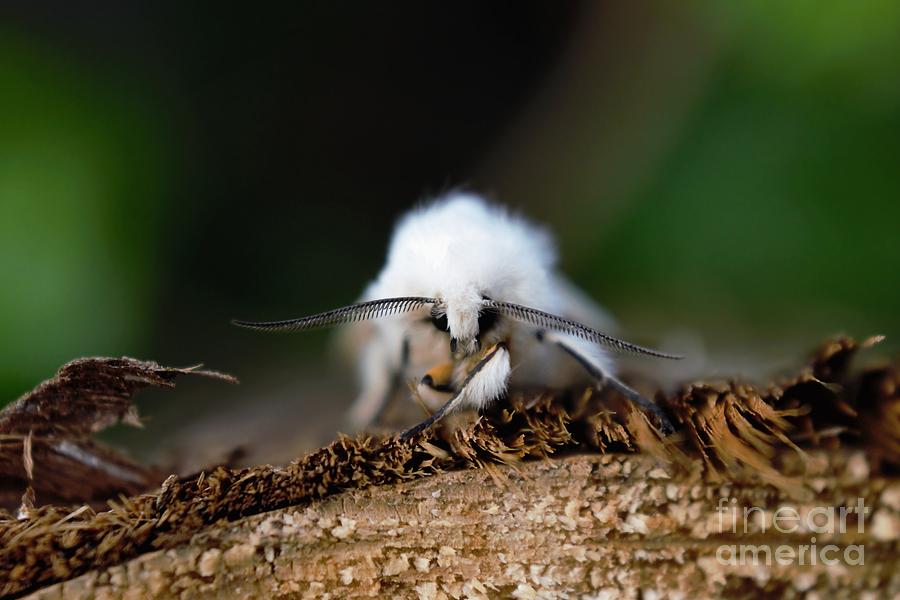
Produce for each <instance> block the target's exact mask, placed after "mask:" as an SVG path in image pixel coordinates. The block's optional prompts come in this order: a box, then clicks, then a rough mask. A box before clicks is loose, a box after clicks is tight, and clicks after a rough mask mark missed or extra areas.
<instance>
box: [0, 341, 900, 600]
mask: <svg viewBox="0 0 900 600" xmlns="http://www.w3.org/2000/svg"><path fill="white" fill-rule="evenodd" d="M869 343H871V342H865V343H863V344H857V343H856V342H854V341H852V340H849V339H841V340H835V341H830V342H828V343H826V344H824V345H823V346H822V347H821V348H820V349H819V351H818V352H817V353H816V355H815V357H814V359H813V360H812V361H811V362H810V363H809V365H807V366H805V367H803V368H802V369H801V370H800V372H799V373H798V374H797V375H796V376H795V377H792V378H790V379H786V380H784V381H781V382H778V383H777V384H773V385H770V386H768V387H757V386H753V385H750V384H747V383H741V382H733V381H729V382H695V383H693V384H690V385H687V386H685V387H684V388H682V389H681V390H678V391H677V392H675V393H674V394H672V395H669V396H665V395H662V394H660V395H659V396H658V397H657V402H659V403H660V404H661V405H662V406H664V407H665V408H666V410H667V411H668V412H669V414H670V415H671V416H672V419H673V422H674V423H676V426H677V429H678V431H677V432H676V434H674V435H673V436H670V437H669V438H665V439H661V438H660V437H659V436H658V435H657V434H656V432H655V431H653V429H652V428H651V427H650V426H649V424H648V422H647V421H646V419H645V418H643V416H642V415H640V414H639V413H636V412H634V411H633V410H632V409H631V407H630V405H628V404H624V403H622V402H621V401H620V399H617V398H616V397H614V395H612V394H610V393H602V394H597V393H593V392H587V393H584V394H580V393H579V394H566V395H564V396H555V397H550V396H546V397H527V398H526V397H523V396H519V395H514V396H513V397H511V398H510V399H509V402H508V403H507V404H506V406H505V408H504V407H500V408H498V411H497V412H496V413H494V414H491V415H487V416H486V417H485V418H482V419H480V420H477V421H475V422H474V423H472V424H469V425H467V426H465V425H464V426H462V427H458V428H454V429H448V430H446V431H429V432H424V433H423V434H422V435H421V436H419V437H418V438H417V439H412V440H408V441H400V440H398V439H397V438H396V437H383V438H364V437H361V438H357V439H350V438H342V439H340V440H338V441H336V442H334V443H332V444H331V445H329V446H327V447H325V448H322V449H320V450H317V451H315V452H312V453H310V454H308V455H306V456H304V457H302V458H301V459H299V460H297V461H295V462H293V463H291V464H290V465H287V466H285V467H283V468H274V467H269V466H262V467H256V468H252V469H241V470H232V469H226V468H223V467H220V468H216V469H212V470H210V471H209V472H207V473H203V474H200V475H199V476H194V477H190V478H177V477H175V476H172V477H169V478H168V479H166V481H165V482H164V483H163V484H162V487H161V489H160V490H159V491H158V492H157V493H154V494H146V495H140V496H131V497H128V498H126V497H122V498H121V499H119V500H117V501H115V502H112V503H111V505H110V506H111V509H110V510H107V511H103V512H94V511H93V510H91V509H90V508H86V507H83V508H79V507H58V506H43V507H36V508H34V509H32V510H30V511H29V514H28V515H27V518H25V519H16V518H14V517H13V515H10V514H6V515H0V517H2V518H0V544H2V547H0V585H3V586H5V587H3V588H2V589H0V592H3V593H5V594H13V595H21V594H23V593H25V592H28V591H35V590H38V589H39V588H44V589H42V590H40V591H39V592H37V595H38V596H39V597H46V598H55V597H66V598H68V597H94V596H96V597H150V596H157V597H172V596H182V597H222V598H230V597H247V596H253V595H258V596H278V595H285V596H298V597H299V596H309V597H326V596H329V597H335V598H336V597H352V596H398V597H420V598H450V597H452V598H461V597H518V598H543V597H581V596H585V595H586V596H588V597H597V595H598V594H599V595H600V596H601V597H602V596H603V595H604V594H606V595H611V594H615V593H624V595H625V596H631V597H637V596H638V595H642V594H644V593H653V592H659V593H661V594H662V595H673V596H678V595H681V596H682V597H687V596H691V595H695V596H700V597H703V596H709V595H712V594H715V595H718V594H722V593H727V594H729V595H745V596H751V595H754V594H757V593H760V592H764V593H774V594H783V595H791V594H794V595H800V594H802V593H804V592H807V591H811V590H816V591H820V592H822V593H824V592H827V593H829V594H831V593H836V592H839V593H842V594H844V595H859V594H861V593H862V592H864V591H866V590H876V589H878V590H879V591H885V590H892V591H893V592H894V593H897V592H900V580H898V577H900V576H898V575H897V574H896V573H898V572H900V569H897V567H898V566H900V565H898V558H897V557H898V553H897V549H898V541H897V538H898V535H900V517H898V514H900V481H898V480H897V479H896V478H895V477H894V474H895V473H896V469H897V467H898V466H900V452H898V449H900V442H898V440H900V427H898V412H897V411H898V403H900V399H898V389H900V386H898V383H900V374H898V369H897V367H896V365H883V366H880V367H877V368H870V369H867V370H864V371H862V372H859V373H854V372H852V371H851V369H850V362H851V357H852V356H853V355H854V353H855V352H856V351H857V350H858V349H859V348H860V347H862V346H864V345H867V344H869ZM19 456H20V459H21V455H19ZM529 459H544V460H529ZM35 460H37V459H35ZM856 498H864V499H865V501H866V503H867V506H869V507H870V508H871V510H872V513H871V514H870V515H869V518H870V520H869V521H868V526H867V527H866V528H864V530H863V531H862V532H860V533H841V534H840V535H838V536H837V537H834V536H832V537H829V536H827V535H825V536H822V535H820V542H819V543H823V544H828V543H832V542H833V543H834V544H836V545H838V546H839V547H842V548H845V547H846V546H848V545H853V544H863V545H864V546H865V564H864V565H859V566H853V567H848V566H847V565H846V564H841V565H838V567H832V566H829V565H825V564H819V565H818V566H815V568H807V567H805V566H804V567H801V566H798V565H796V564H792V565H778V564H776V565H774V566H770V567H765V566H764V567H758V566H757V567H753V568H750V567H747V566H746V565H743V566H742V565H727V564H725V565H723V564H721V561H719V560H718V557H717V551H718V549H719V548H720V547H721V546H722V545H723V544H733V543H739V542H740V540H744V541H745V542H746V540H755V541H756V542H755V543H759V544H770V545H771V544H774V545H785V544H787V545H793V546H798V545H804V544H806V545H809V544H810V541H809V540H810V535H811V533H810V530H809V529H805V530H801V531H799V532H796V534H790V535H788V534H782V533H776V532H774V531H773V530H772V528H771V527H769V529H768V530H763V531H759V530H758V529H752V528H751V530H750V531H744V532H742V533H744V534H745V535H742V536H738V537H735V536H734V535H728V534H727V532H725V533H723V532H722V531H721V527H720V528H719V530H716V531H713V529H712V528H711V523H712V522H713V521H714V520H715V519H717V518H718V519H721V518H722V517H723V514H724V513H723V512H722V511H721V510H719V509H720V508H721V506H722V503H721V500H722V499H724V506H726V507H727V506H732V505H734V506H738V507H755V508H757V509H759V513H761V514H763V515H764V517H763V518H762V521H761V522H760V523H761V524H762V525H765V523H766V518H765V515H766V514H768V515H769V517H768V519H769V522H771V518H772V513H773V512H774V511H777V510H778V509H779V507H781V506H782V505H788V506H794V507H796V508H797V510H798V511H799V512H800V513H803V514H806V513H809V512H810V511H811V509H812V508H814V507H820V506H832V507H837V506H844V505H846V504H847V503H848V502H849V500H850V499H856ZM804 511H805V513H804ZM853 522H854V523H855V521H853ZM754 523H755V522H754ZM760 523H756V524H755V525H754V527H757V528H758V527H759V526H760ZM852 532H856V528H852ZM835 535H837V534H835ZM736 539H737V540H738V542H735V540H736ZM51 584H55V585H51ZM46 586H49V587H46Z"/></svg>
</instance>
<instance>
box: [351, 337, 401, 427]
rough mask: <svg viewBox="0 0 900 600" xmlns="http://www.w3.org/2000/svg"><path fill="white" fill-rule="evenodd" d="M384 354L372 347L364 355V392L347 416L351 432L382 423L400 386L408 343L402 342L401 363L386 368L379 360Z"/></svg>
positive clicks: (382, 350)
mask: <svg viewBox="0 0 900 600" xmlns="http://www.w3.org/2000/svg"><path fill="white" fill-rule="evenodd" d="M383 353H384V349H383V347H381V346H378V345H373V346H370V347H369V348H367V349H366V354H364V355H363V381H364V385H363V390H362V392H360V394H359V396H357V398H356V400H355V401H354V402H353V406H351V407H350V412H349V414H348V415H347V420H348V422H349V423H350V426H351V427H352V428H353V429H356V430H360V429H365V428H366V427H368V426H370V425H371V424H372V423H376V422H377V421H378V420H379V419H381V418H382V416H383V415H384V412H385V409H386V408H387V406H388V405H389V403H390V401H391V400H392V399H393V398H394V397H395V396H396V395H397V392H398V390H400V388H401V386H402V385H403V376H404V373H405V372H406V368H407V366H408V364H409V340H408V339H406V338H404V339H403V344H402V346H401V348H400V360H399V362H398V363H397V364H396V365H394V366H390V365H385V364H384V363H383V362H381V361H380V360H378V357H379V356H383Z"/></svg>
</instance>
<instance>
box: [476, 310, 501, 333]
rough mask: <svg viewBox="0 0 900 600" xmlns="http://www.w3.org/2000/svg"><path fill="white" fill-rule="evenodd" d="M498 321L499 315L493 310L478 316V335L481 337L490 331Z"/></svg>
mask: <svg viewBox="0 0 900 600" xmlns="http://www.w3.org/2000/svg"><path fill="white" fill-rule="evenodd" d="M499 319H500V314H499V313H498V312H496V311H493V310H486V311H484V312H482V313H481V314H480V315H478V334H479V335H483V334H484V333H486V332H488V331H490V330H491V329H493V328H494V326H495V325H496V324H497V321H498V320H499Z"/></svg>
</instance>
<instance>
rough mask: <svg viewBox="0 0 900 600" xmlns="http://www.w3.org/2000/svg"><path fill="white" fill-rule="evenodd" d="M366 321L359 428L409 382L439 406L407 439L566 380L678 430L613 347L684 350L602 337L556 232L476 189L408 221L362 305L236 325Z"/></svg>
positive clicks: (603, 320)
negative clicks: (614, 392) (619, 374)
mask: <svg viewBox="0 0 900 600" xmlns="http://www.w3.org/2000/svg"><path fill="white" fill-rule="evenodd" d="M363 320H365V321H367V322H366V323H365V324H362V325H360V326H354V327H351V328H349V331H348V335H349V337H350V339H351V341H352V342H353V344H352V345H353V346H355V347H356V351H357V352H358V355H357V357H358V364H359V376H360V381H361V388H362V389H361V392H360V395H359V397H358V398H357V400H356V402H355V403H354V405H353V407H352V408H351V411H350V415H349V416H350V421H351V424H352V426H354V427H356V428H362V427H366V426H368V425H369V424H371V423H372V422H373V421H374V420H375V419H376V418H377V416H378V414H379V413H380V411H381V409H382V407H383V405H384V404H385V402H386V401H387V400H388V399H389V398H390V397H391V396H392V395H393V394H394V392H395V391H396V388H397V387H398V382H403V381H407V380H409V379H410V378H417V379H419V380H420V383H419V386H418V389H419V392H420V395H421V396H422V398H423V399H425V400H426V401H430V402H431V403H433V404H434V405H435V408H437V407H438V406H439V408H438V409H437V412H436V413H435V414H434V415H433V416H432V418H431V419H429V420H427V421H425V422H424V423H422V424H420V425H419V426H417V427H415V428H413V429H411V430H409V431H407V432H406V433H405V434H404V435H405V436H410V435H414V434H415V433H417V432H418V431H420V430H421V429H423V428H424V427H425V426H427V425H430V424H431V422H433V421H434V420H436V419H438V418H440V417H441V416H442V415H443V414H445V413H447V412H450V411H454V410H457V409H458V408H460V407H464V406H469V407H472V408H475V409H479V410H480V409H483V408H485V407H486V406H488V405H489V404H490V403H492V402H494V401H495V400H497V399H498V398H500V397H502V396H503V395H504V394H505V393H506V390H507V387H508V386H509V385H515V386H519V385H521V386H534V385H538V386H542V387H550V388H552V387H563V386H568V385H571V384H573V383H575V382H576V381H577V379H578V378H579V377H580V378H585V377H590V378H592V379H594V380H595V381H596V382H597V383H598V384H604V385H605V384H612V385H614V386H615V387H616V388H617V389H619V391H621V392H623V393H624V394H625V395H626V396H628V397H629V398H630V399H631V400H633V401H635V402H638V403H639V404H641V406H643V407H644V408H645V409H647V410H649V411H651V412H653V413H654V415H655V416H656V418H657V420H658V421H659V424H660V429H662V430H667V429H670V425H669V423H668V420H667V419H666V417H665V415H664V413H662V411H661V410H660V409H659V408H658V407H656V406H655V405H653V404H652V403H650V402H649V401H647V400H645V399H643V398H641V397H640V395H639V394H637V392H634V391H633V390H631V389H630V388H628V387H627V386H625V385H624V384H622V383H621V382H619V381H618V380H616V379H615V375H614V371H613V362H612V360H611V357H610V354H609V352H608V351H607V349H613V350H619V351H626V352H635V353H640V354H649V355H654V356H658V357H664V358H677V357H675V356H673V355H668V354H665V353H662V352H659V351H655V350H650V349H647V348H642V347H640V346H636V345H634V344H630V343H628V342H624V341H622V340H619V339H616V338H613V337H611V336H609V335H608V334H606V333H602V332H601V331H600V329H604V330H608V329H609V327H610V326H611V321H610V319H609V318H608V317H607V316H606V315H605V314H604V313H603V311H602V310H601V309H600V308H599V307H597V306H596V305H595V304H594V303H593V302H592V301H591V300H590V299H589V298H587V297H586V296H585V295H584V294H583V293H582V292H581V291H580V290H578V289H577V288H576V287H575V286H574V285H572V284H571V283H569V282H568V281H567V280H566V279H565V277H563V276H562V275H561V274H559V273H558V272H557V271H556V251H555V247H554V244H553V240H552V238H551V236H550V235H549V233H548V232H547V231H545V230H544V229H542V228H540V227H537V226H535V225H533V224H531V223H529V222H528V221H526V220H525V219H523V218H521V217H519V216H516V215H513V214H510V213H509V212H508V211H506V210H505V209H503V208H502V207H499V206H496V205H492V204H489V203H488V202H486V201H485V200H484V199H482V198H481V197H479V196H476V195H473V194H466V193H452V194H449V195H446V196H444V197H442V198H440V199H438V200H436V201H434V202H432V203H430V204H428V205H425V206H422V207H420V208H416V209H414V210H412V211H411V212H410V213H408V214H407V215H405V216H404V217H402V218H401V219H400V221H399V222H398V224H397V227H396V229H395V231H394V235H393V237H392V239H391V243H390V247H389V250H388V256H387V262H386V264H385V266H384V268H383V269H382V270H381V272H380V273H379V274H378V276H377V277H376V278H375V280H374V281H373V282H372V283H371V284H369V286H368V287H367V288H366V290H365V292H364V293H363V296H362V299H361V301H360V302H359V303H357V304H354V305H350V306H347V307H343V308H339V309H335V310H332V311H328V312H325V313H320V314H318V315H313V316H310V317H304V318H301V319H292V320H289V321H278V322H271V323H248V322H243V321H241V322H236V323H237V324H239V325H242V326H246V327H252V328H256V329H263V330H284V329H289V330H300V329H308V328H312V327H323V326H329V325H334V324H338V323H346V322H354V321H363ZM567 355H568V356H567ZM573 358H574V360H573ZM423 375H424V376H423Z"/></svg>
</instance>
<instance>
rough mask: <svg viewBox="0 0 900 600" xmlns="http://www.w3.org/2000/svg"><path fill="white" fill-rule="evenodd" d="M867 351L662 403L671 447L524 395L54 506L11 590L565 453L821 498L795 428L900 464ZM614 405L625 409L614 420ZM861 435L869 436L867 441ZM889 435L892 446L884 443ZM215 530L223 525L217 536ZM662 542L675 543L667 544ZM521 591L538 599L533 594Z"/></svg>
mask: <svg viewBox="0 0 900 600" xmlns="http://www.w3.org/2000/svg"><path fill="white" fill-rule="evenodd" d="M858 348H860V345H859V344H857V343H856V342H853V341H852V340H847V339H844V340H837V341H834V342H829V343H827V344H825V345H824V346H823V347H822V348H821V349H820V350H819V352H818V353H817V354H816V356H815V358H814V359H813V361H812V362H811V363H810V364H809V365H808V366H807V367H805V368H804V369H803V370H802V371H801V372H800V374H799V375H798V376H796V377H794V378H792V379H790V380H788V381H785V382H782V383H780V384H778V385H772V386H770V387H768V388H766V389H761V388H757V387H754V386H752V385H748V384H742V383H737V382H724V383H723V382H719V383H715V382H712V383H702V382H701V383H694V384H691V385H689V386H686V387H685V388H683V389H682V390H680V391H678V392H676V393H675V394H673V395H671V396H669V397H665V396H659V397H658V402H659V403H660V404H661V405H662V406H664V407H665V408H666V409H667V410H668V411H669V412H670V414H671V416H672V417H673V419H672V420H673V422H675V423H677V424H678V425H679V431H678V432H677V433H676V434H675V435H674V436H671V437H670V438H667V439H665V440H661V439H660V438H659V437H657V436H656V435H655V434H654V432H653V431H652V430H651V428H650V427H649V425H648V424H647V422H646V421H645V420H644V419H643V417H642V415H639V414H638V413H636V412H634V410H633V409H632V407H631V405H630V404H628V403H621V402H620V403H618V404H617V400H616V398H615V397H614V396H613V395H612V394H610V393H608V392H606V393H603V394H599V395H598V394H594V393H592V392H590V391H589V392H586V393H585V394H583V395H580V396H576V397H567V396H560V397H537V398H535V397H529V398H525V397H523V396H514V397H512V398H510V401H509V403H508V404H507V405H505V407H503V406H501V407H498V410H499V412H497V413H495V414H493V415H489V416H488V418H484V419H480V420H479V421H478V422H476V423H475V424H474V425H469V426H467V427H462V428H459V429H455V430H453V431H452V432H449V433H447V436H446V437H442V436H441V435H440V432H435V431H428V432H424V433H423V434H422V435H421V436H420V437H419V438H416V439H412V440H408V441H399V440H398V439H397V438H392V437H388V438H379V439H372V438H359V439H348V438H343V439H340V440H338V441H336V442H334V443H332V444H331V445H329V446H327V447H325V448H322V449H320V450H317V451H315V452H313V453H310V454H308V455H306V456H304V457H303V458H301V459H299V460H298V461H296V462H294V463H291V464H290V465H288V466H286V467H284V468H273V467H269V466H263V467H256V468H252V469H241V470H231V469H226V468H216V469H214V470H212V471H211V472H209V473H205V474H201V475H200V476H199V477H194V478H190V479H178V478H177V477H175V476H172V477H169V478H168V479H167V480H166V481H165V483H164V484H163V486H162V489H161V490H160V491H159V493H158V494H152V495H142V496H134V497H131V498H127V499H126V498H123V499H122V500H121V501H120V502H114V503H113V502H111V503H110V505H111V507H112V510H110V511H107V512H101V513H94V512H93V511H91V510H90V509H87V508H80V509H76V510H73V509H71V508H63V507H49V506H48V507H42V508H37V509H35V510H34V511H33V512H32V513H31V514H30V515H29V518H28V519H27V520H23V521H19V520H15V519H13V518H12V516H11V515H2V514H0V584H2V585H4V587H2V588H0V593H6V594H22V593H24V592H26V591H29V590H35V589H37V588H39V587H41V586H44V585H48V584H51V583H54V582H59V581H63V580H66V579H69V578H72V577H75V576H77V575H80V574H82V573H86V572H88V571H92V570H97V569H106V568H109V567H113V566H114V565H121V564H123V563H124V562H126V561H128V560H130V559H132V558H134V557H135V556H138V555H140V554H144V553H148V552H154V551H160V550H165V549H173V548H176V547H181V546H182V545H184V544H186V543H188V542H189V541H190V540H191V539H192V537H193V536H195V535H197V534H199V535H200V537H199V538H198V539H204V538H203V536H208V535H214V533H215V532H216V531H218V530H221V529H223V528H227V527H228V525H227V521H235V520H238V519H241V518H243V517H246V516H250V515H255V514H259V513H263V512H267V511H272V510H277V509H283V508H286V507H296V506H308V505H309V504H310V503H311V502H313V501H315V500H319V499H323V498H327V497H329V496H332V495H335V494H338V493H340V492H344V491H352V490H362V489H365V488H369V487H373V486H376V487H377V486H385V490H384V492H385V493H386V494H388V495H396V494H397V492H398V491H399V490H401V489H404V488H403V487H401V488H398V487H396V486H395V485H394V484H398V483H401V482H405V481H410V480H415V479H420V478H423V477H426V476H430V475H435V474H439V473H443V472H446V471H451V470H462V469H471V468H479V467H481V468H484V473H485V475H487V476H491V475H494V476H496V477H497V479H498V481H501V477H500V475H499V474H498V473H499V470H498V469H497V467H496V465H497V464H508V465H514V466H517V467H519V468H523V469H527V468H528V467H526V466H523V465H521V464H520V463H521V461H522V460H524V459H528V458H540V457H547V456H549V455H552V454H555V453H559V452H561V451H569V452H574V451H585V450H590V451H592V452H594V453H596V452H598V451H599V452H600V453H604V452H608V451H627V452H634V451H638V450H641V451H643V452H645V453H647V454H649V455H651V456H652V457H653V458H654V459H655V460H659V461H663V462H668V467H667V468H668V469H671V470H672V472H673V473H676V472H677V473H679V474H680V475H679V476H680V477H684V478H687V477H692V478H695V479H697V480H700V479H701V478H703V477H706V480H707V482H708V484H707V485H709V486H713V485H719V483H718V482H727V481H729V480H733V481H740V482H753V485H757V486H760V489H766V490H768V492H767V493H770V494H771V489H770V488H768V487H766V488H763V487H762V486H763V485H765V484H774V485H775V486H780V488H779V489H780V492H779V493H781V494H789V495H790V497H795V498H801V497H805V498H807V499H808V498H809V497H811V496H812V495H813V491H814V490H816V491H817V489H818V488H817V486H818V485H819V484H818V482H817V480H808V479H805V478H803V477H801V476H800V472H799V471H791V470H789V469H785V467H784V463H785V461H786V460H788V457H791V456H794V457H801V456H805V451H803V450H800V449H799V448H797V447H795V446H793V443H792V442H791V439H790V438H789V437H788V435H789V433H790V430H791V428H792V426H793V425H794V424H799V425H800V431H799V434H800V435H801V436H805V437H806V439H807V440H808V441H810V442H812V443H822V444H827V445H828V446H829V447H836V446H838V445H841V444H844V443H848V444H855V445H859V444H860V442H861V443H862V444H863V445H864V446H866V447H867V449H868V450H869V451H870V453H871V455H872V456H876V455H877V458H878V459H879V460H881V461H883V462H885V463H889V464H894V465H896V464H900V453H898V452H896V451H895V450H894V448H896V447H897V445H898V444H897V441H898V440H900V429H896V428H894V429H892V427H894V425H896V421H891V420H886V421H879V422H875V421H874V417H872V415H883V414H885V412H886V411H887V412H888V413H890V414H895V413H892V412H891V411H895V410H896V406H897V404H898V401H900V400H898V394H900V371H898V369H897V368H896V367H895V366H885V367H881V368H878V369H872V370H869V371H866V372H864V373H862V374H861V375H853V376H851V375H850V374H849V372H848V368H847V365H848V364H849V361H850V358H851V357H852V355H853V354H854V353H855V352H856V351H857V349H858ZM610 408H611V409H614V410H615V411H617V412H616V413H611V412H609V410H603V409H610ZM867 427H870V428H872V429H867ZM870 431H871V432H876V431H877V432H878V433H877V435H869V433H870ZM854 432H857V433H856V434H854ZM858 432H862V434H863V436H862V440H860V439H859V438H858V437H854V436H855V435H857V434H858ZM826 433H827V435H826ZM884 439H886V440H887V442H883V441H878V440H884ZM872 444H879V445H877V446H873V445H872ZM801 452H804V454H801ZM624 468H625V467H623V469H624ZM388 486H389V487H388ZM404 487H405V486H404ZM709 489H713V488H712V487H710V488H709ZM435 491H439V490H438V489H436V490H435ZM342 497H347V496H342ZM523 502H525V503H527V504H533V503H534V502H535V500H534V499H529V500H524V499H523ZM434 517H435V515H434V514H431V515H429V514H423V515H421V518H422V519H423V520H422V523H425V525H424V527H425V529H424V530H423V531H429V530H428V529H427V522H428V521H429V520H430V519H432V518H434ZM691 518H693V517H691ZM214 523H218V525H217V527H216V528H215V529H209V527H208V526H209V525H212V524H214ZM335 527H349V525H345V524H341V523H339V524H337V525H335ZM338 531H339V532H341V531H344V530H343V529H338ZM511 531H512V530H511ZM463 533H464V532H463ZM423 535H425V534H424V533H423ZM659 543H660V544H661V545H665V544H666V539H665V537H661V538H659ZM211 550H212V549H211ZM298 551H301V550H298ZM575 551H577V549H576V550H575ZM209 557H210V558H209V559H208V561H207V563H206V564H207V565H209V564H212V563H215V560H214V557H215V553H214V552H213V553H212V554H210V555H209ZM215 564H217V563H215ZM198 568H199V567H198ZM117 572H118V571H117ZM204 572H207V569H206V568H204V570H203V571H201V576H202V577H207V576H208V575H204V574H203V573H204ZM209 576H212V572H210V574H209ZM310 585H312V584H310ZM429 590H430V588H429ZM429 593H430V592H429ZM522 593H523V594H526V596H524V597H527V594H528V593H529V592H528V591H527V589H526V590H525V591H523V592H522Z"/></svg>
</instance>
